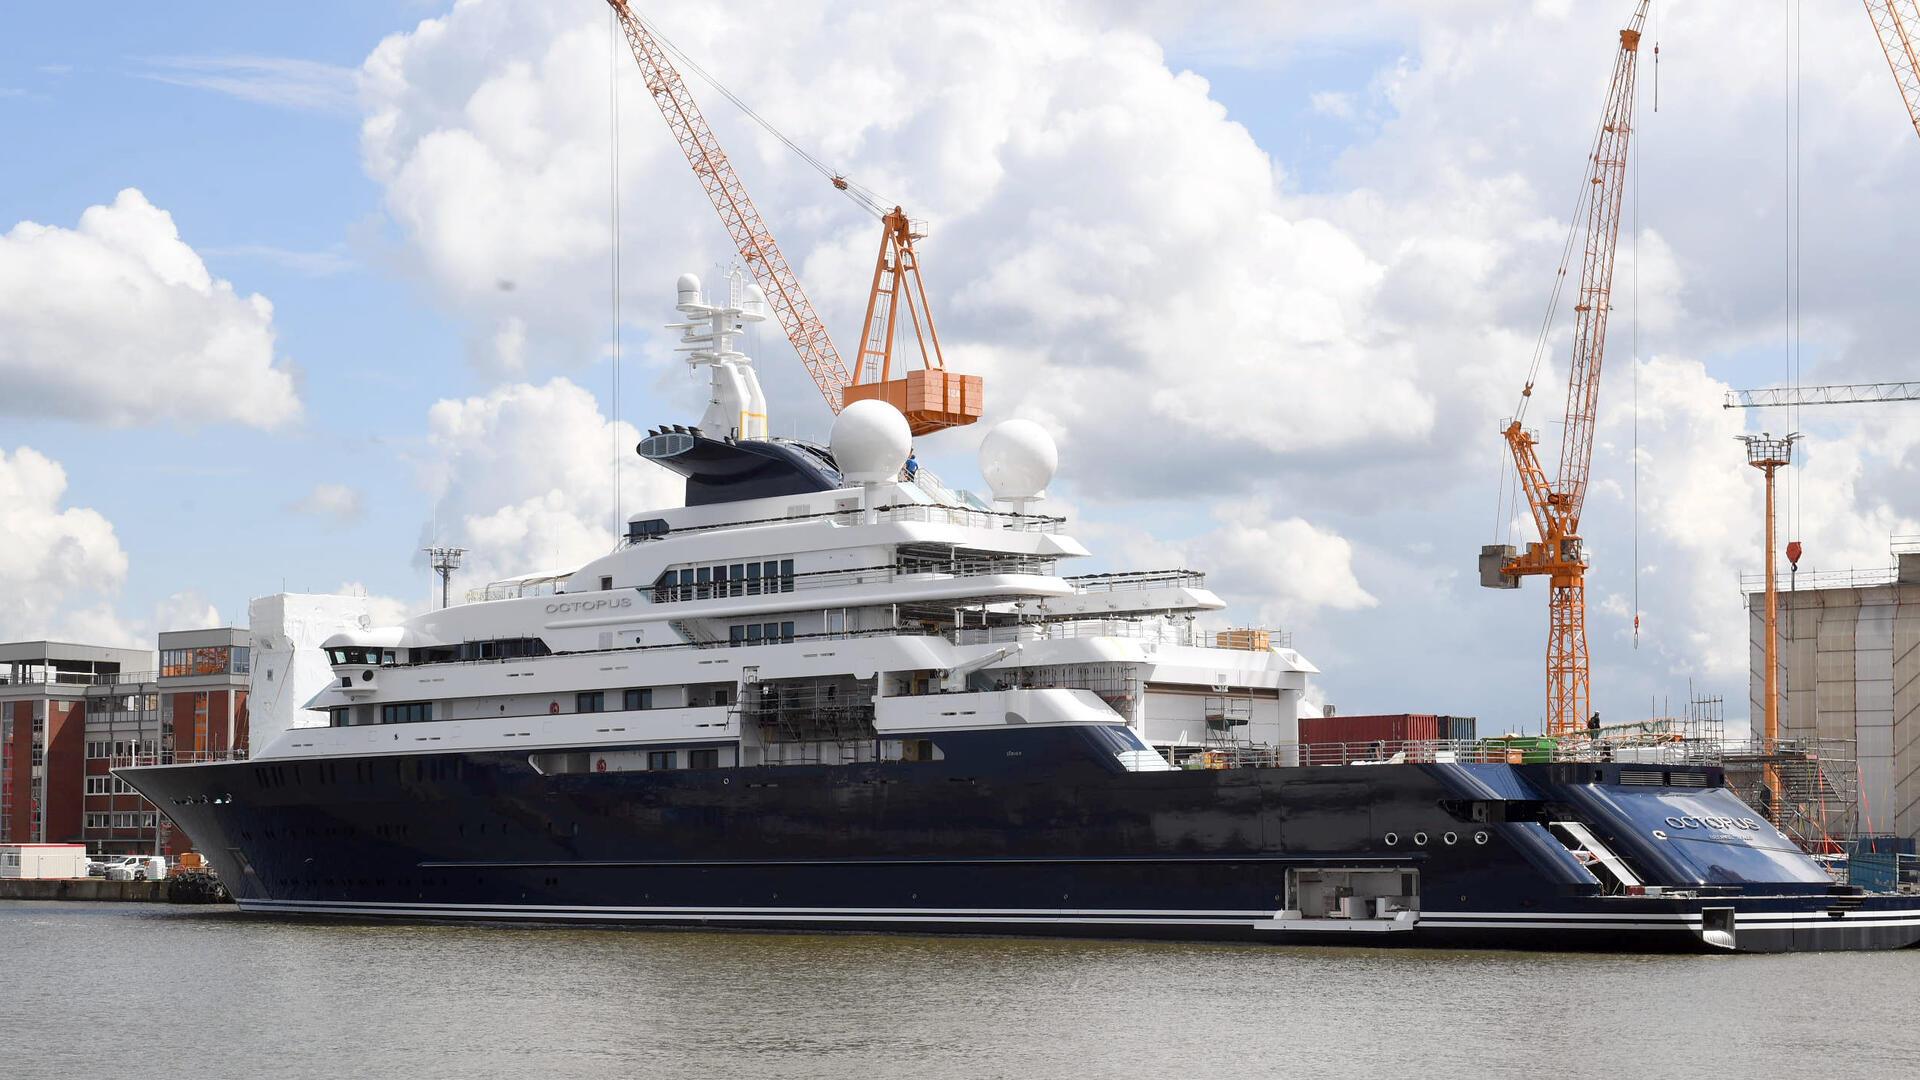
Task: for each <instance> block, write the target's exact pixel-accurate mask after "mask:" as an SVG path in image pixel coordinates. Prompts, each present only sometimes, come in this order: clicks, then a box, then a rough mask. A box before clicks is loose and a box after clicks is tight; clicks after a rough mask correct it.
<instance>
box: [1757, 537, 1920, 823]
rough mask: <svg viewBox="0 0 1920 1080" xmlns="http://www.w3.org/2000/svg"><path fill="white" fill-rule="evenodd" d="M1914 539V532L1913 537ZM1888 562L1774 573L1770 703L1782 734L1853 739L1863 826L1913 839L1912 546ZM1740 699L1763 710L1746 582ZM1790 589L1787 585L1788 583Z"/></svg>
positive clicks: (1919, 613) (1916, 556) (1919, 790)
mask: <svg viewBox="0 0 1920 1080" xmlns="http://www.w3.org/2000/svg"><path fill="white" fill-rule="evenodd" d="M1916 539H1920V538H1916ZM1893 554H1894V560H1895V562H1894V566H1893V567H1892V568H1889V569H1886V570H1867V571H1843V572H1828V573H1819V574H1802V575H1799V580H1798V581H1791V579H1783V581H1782V588H1781V592H1780V604H1779V618H1778V634H1779V663H1778V675H1779V681H1778V686H1779V696H1780V701H1779V707H1780V735H1781V737H1782V738H1783V739H1846V740H1852V741H1853V742H1854V743H1855V744H1856V754H1857V760H1858V770H1859V790H1860V827H1861V829H1862V830H1863V831H1867V832H1876V833H1895V834H1898V835H1901V836H1916V835H1920V542H1915V540H1905V541H1896V544H1895V550H1894V553H1893ZM1748 585H1749V589H1748V596H1747V601H1748V602H1747V610H1748V612H1749V624H1750V627H1751V630H1750V638H1749V640H1750V644H1751V654H1752V666H1751V678H1750V680H1749V685H1750V693H1749V699H1750V704H1751V707H1752V713H1751V715H1752V718H1753V728H1754V733H1755V735H1758V734H1760V732H1761V728H1762V726H1763V724H1764V722H1765V720H1764V717H1765V715H1766V678H1765V675H1766V652H1765V645H1766V597H1765V594H1764V593H1763V592H1757V591H1753V589H1752V583H1751V582H1749V583H1748ZM1789 586H1791V587H1789Z"/></svg>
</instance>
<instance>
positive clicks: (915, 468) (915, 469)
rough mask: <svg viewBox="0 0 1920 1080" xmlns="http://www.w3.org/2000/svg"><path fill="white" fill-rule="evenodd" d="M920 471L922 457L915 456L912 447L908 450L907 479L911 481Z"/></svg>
mask: <svg viewBox="0 0 1920 1080" xmlns="http://www.w3.org/2000/svg"><path fill="white" fill-rule="evenodd" d="M919 472H920V459H919V458H916V457H914V456H913V450H912V448H908V450H907V480H908V481H909V482H911V481H912V480H913V478H914V477H915V476H917V475H918V474H919Z"/></svg>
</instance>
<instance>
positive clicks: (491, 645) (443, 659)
mask: <svg viewBox="0 0 1920 1080" xmlns="http://www.w3.org/2000/svg"><path fill="white" fill-rule="evenodd" d="M551 655H553V650H552V649H549V648H547V643H546V642H544V641H542V640H540V639H539V638H537V637H529V638H495V639H493V640H491V641H463V642H461V643H460V644H458V645H435V646H431V647H429V648H423V649H415V650H413V651H412V652H411V653H409V654H408V656H410V657H411V658H412V660H413V662H414V663H416V664H451V663H455V662H456V661H461V660H512V659H514V658H516V657H521V656H551Z"/></svg>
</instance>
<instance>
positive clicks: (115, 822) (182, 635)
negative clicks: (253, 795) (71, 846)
mask: <svg viewBox="0 0 1920 1080" xmlns="http://www.w3.org/2000/svg"><path fill="white" fill-rule="evenodd" d="M159 645H160V648H159V664H158V665H155V663H154V654H153V653H147V652H142V651H139V650H126V649H99V648H92V647H87V646H68V645H61V644H58V643H46V642H27V643H22V644H20V645H0V680H8V681H4V682H0V721H4V723H5V724H6V725H7V727H6V730H4V731H0V735H4V737H5V743H4V745H5V759H4V760H0V840H14V841H17V842H18V841H28V842H79V843H85V844H86V845H87V848H88V849H89V850H90V851H95V852H109V853H147V852H156V851H158V852H162V853H165V854H169V855H177V854H179V853H180V852H181V851H184V850H185V849H186V841H185V838H184V836H182V835H181V834H179V833H178V832H177V831H176V830H174V829H173V828H172V827H171V824H170V823H169V822H168V821H167V819H166V817H165V815H164V814H162V813H160V812H159V811H158V810H157V808H155V807H154V806H153V805H152V804H151V803H148V802H147V801H146V800H145V799H143V798H141V797H140V796H139V795H138V794H136V793H135V792H134V791H133V790H132V789H131V788H128V787H127V786H126V785H125V784H123V783H121V782H120V781H119V779H118V778H116V777H115V776H113V774H112V772H111V770H112V769H113V768H115V767H117V766H121V765H131V764H136V763H150V762H173V761H201V760H213V759H221V758H227V757H234V756H245V754H246V750H247V745H248V738H247V693H248V683H249V678H250V674H251V666H252V665H251V651H250V649H249V646H248V634H247V631H245V630H236V629H233V628H231V627H220V628H217V629H211V630H185V631H173V632H169V633H165V634H161V635H160V642H159ZM16 654H17V658H16ZM80 654H85V655H80ZM108 654H112V655H108Z"/></svg>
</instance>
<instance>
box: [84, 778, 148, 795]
mask: <svg viewBox="0 0 1920 1080" xmlns="http://www.w3.org/2000/svg"><path fill="white" fill-rule="evenodd" d="M87 794H89V795H138V794H140V793H139V792H137V791H135V790H133V788H131V787H128V786H127V782H126V781H125V780H122V779H120V778H119V777H117V776H89V777H87Z"/></svg>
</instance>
